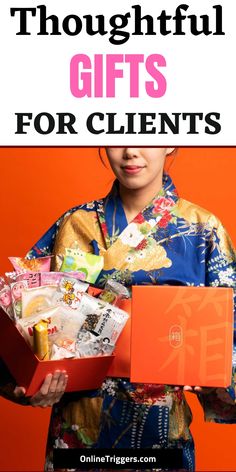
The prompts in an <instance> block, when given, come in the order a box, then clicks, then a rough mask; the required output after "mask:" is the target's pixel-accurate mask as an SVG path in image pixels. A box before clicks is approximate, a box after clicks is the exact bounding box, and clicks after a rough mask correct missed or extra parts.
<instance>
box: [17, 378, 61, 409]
mask: <svg viewBox="0 0 236 472" xmlns="http://www.w3.org/2000/svg"><path fill="white" fill-rule="evenodd" d="M67 381H68V375H67V374H66V372H65V371H60V370H56V371H55V372H54V374H48V375H47V376H46V377H45V380H44V382H43V384H42V386H41V388H40V390H39V391H38V392H37V393H35V395H33V396H32V397H30V398H29V404H30V405H32V406H40V407H42V408H46V407H47V406H52V405H54V403H57V402H59V401H60V399H61V397H62V395H63V394H64V392H65V389H66V385H67ZM14 394H15V396H16V397H17V398H19V397H22V396H24V395H25V389H24V387H16V388H15V390H14Z"/></svg>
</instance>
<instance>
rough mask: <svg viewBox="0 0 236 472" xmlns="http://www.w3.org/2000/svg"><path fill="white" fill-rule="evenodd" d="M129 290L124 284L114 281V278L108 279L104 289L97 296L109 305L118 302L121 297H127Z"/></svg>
mask: <svg viewBox="0 0 236 472" xmlns="http://www.w3.org/2000/svg"><path fill="white" fill-rule="evenodd" d="M129 297H130V294H129V291H128V289H127V288H126V287H124V285H122V284H120V283H119V282H116V280H113V279H108V281H107V282H106V285H105V288H104V290H102V292H101V293H100V295H99V298H100V299H101V300H103V301H104V302H107V303H110V304H111V305H117V304H119V301H120V300H122V299H123V298H129Z"/></svg>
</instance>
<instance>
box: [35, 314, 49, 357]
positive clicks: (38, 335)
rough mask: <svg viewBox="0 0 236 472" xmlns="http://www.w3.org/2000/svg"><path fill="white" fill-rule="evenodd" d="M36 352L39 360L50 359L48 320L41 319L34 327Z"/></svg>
mask: <svg viewBox="0 0 236 472" xmlns="http://www.w3.org/2000/svg"><path fill="white" fill-rule="evenodd" d="M33 344H34V353H35V355H36V356H37V357H38V359H39V360H41V361H43V360H48V359H49V342H48V322H47V321H39V323H37V324H36V325H34V327H33Z"/></svg>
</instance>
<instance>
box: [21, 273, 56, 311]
mask: <svg viewBox="0 0 236 472" xmlns="http://www.w3.org/2000/svg"><path fill="white" fill-rule="evenodd" d="M17 283H27V282H26V281H22V282H17ZM56 291H57V287H56V286H54V285H50V286H45V287H36V288H26V289H24V290H23V291H22V318H25V317H28V316H31V315H33V314H37V313H40V312H43V311H44V310H47V309H48V308H50V307H52V306H55V305H56V301H55V298H54V297H55V294H56Z"/></svg>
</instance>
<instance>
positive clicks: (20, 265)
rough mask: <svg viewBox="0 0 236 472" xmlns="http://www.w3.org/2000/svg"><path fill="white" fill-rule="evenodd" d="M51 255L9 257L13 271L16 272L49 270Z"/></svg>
mask: <svg viewBox="0 0 236 472" xmlns="http://www.w3.org/2000/svg"><path fill="white" fill-rule="evenodd" d="M52 257H53V256H46V257H38V258H36V259H25V258H23V257H9V258H8V259H9V260H10V262H11V263H12V265H13V267H14V269H15V271H18V272H49V271H50V267H51V260H52Z"/></svg>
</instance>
